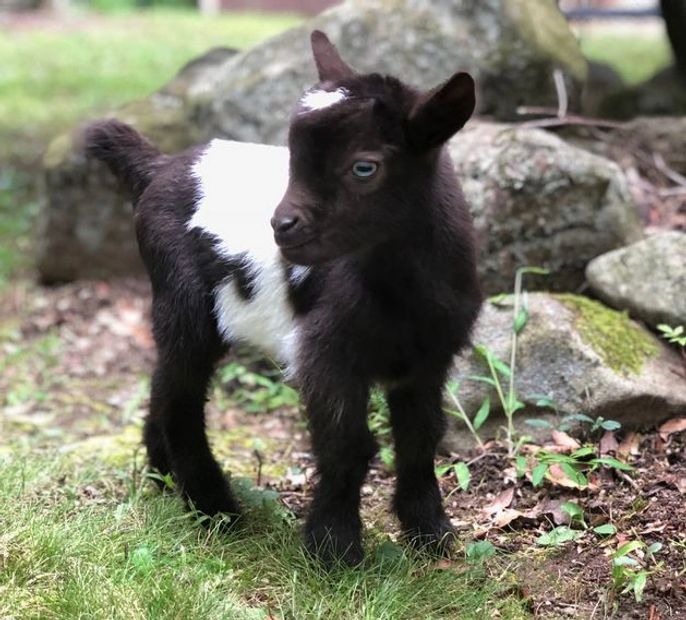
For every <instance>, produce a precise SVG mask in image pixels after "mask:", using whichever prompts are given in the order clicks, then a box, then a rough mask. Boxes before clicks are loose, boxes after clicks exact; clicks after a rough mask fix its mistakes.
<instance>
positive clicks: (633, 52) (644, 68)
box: [580, 32, 671, 84]
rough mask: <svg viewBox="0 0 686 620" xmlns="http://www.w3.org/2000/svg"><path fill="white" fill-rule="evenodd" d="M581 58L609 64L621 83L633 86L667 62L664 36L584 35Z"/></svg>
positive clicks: (668, 59) (668, 53)
mask: <svg viewBox="0 0 686 620" xmlns="http://www.w3.org/2000/svg"><path fill="white" fill-rule="evenodd" d="M580 42H581V49H582V51H583V53H584V55H585V56H586V57H587V58H590V59H591V60H597V61H600V62H606V63H608V64H610V65H612V66H613V67H614V68H615V69H616V70H617V72H618V73H619V74H620V75H621V76H622V78H623V79H624V81H625V82H627V83H629V84H637V83H638V82H642V81H643V80H646V79H648V78H649V77H650V76H651V75H653V74H654V73H655V72H656V71H658V70H660V69H662V68H663V67H665V66H666V65H668V64H669V63H670V62H671V50H670V49H669V43H668V41H667V38H666V37H664V36H656V35H644V36H640V35H638V36H636V35H629V34H608V33H600V32H592V33H591V32H589V33H584V34H582V36H581V39H580Z"/></svg>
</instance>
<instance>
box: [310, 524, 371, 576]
mask: <svg viewBox="0 0 686 620" xmlns="http://www.w3.org/2000/svg"><path fill="white" fill-rule="evenodd" d="M305 547H306V549H307V550H308V552H309V553H310V554H312V555H313V556H314V557H316V558H317V559H318V560H319V561H320V562H321V563H322V564H323V565H324V566H325V567H326V568H327V569H333V568H336V567H338V566H342V565H344V566H359V565H360V564H362V561H363V560H364V551H363V549H362V538H361V536H360V533H359V531H357V530H355V531H351V530H350V529H347V528H334V527H331V526H324V525H311V524H308V525H307V526H306V528H305Z"/></svg>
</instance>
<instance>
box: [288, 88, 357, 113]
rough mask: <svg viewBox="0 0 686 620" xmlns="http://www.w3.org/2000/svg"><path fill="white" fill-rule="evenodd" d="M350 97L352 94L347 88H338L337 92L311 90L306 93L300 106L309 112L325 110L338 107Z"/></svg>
mask: <svg viewBox="0 0 686 620" xmlns="http://www.w3.org/2000/svg"><path fill="white" fill-rule="evenodd" d="M348 97H350V92H348V91H347V90H346V89H345V88H337V89H336V90H331V91H329V90H311V91H309V92H306V93H305V94H304V95H303V96H302V99H301V100H300V105H302V107H303V108H305V109H306V111H308V112H313V111H315V110H323V109H325V108H330V107H331V106H332V105H336V104H337V103H340V102H341V101H344V100H345V99H347V98H348Z"/></svg>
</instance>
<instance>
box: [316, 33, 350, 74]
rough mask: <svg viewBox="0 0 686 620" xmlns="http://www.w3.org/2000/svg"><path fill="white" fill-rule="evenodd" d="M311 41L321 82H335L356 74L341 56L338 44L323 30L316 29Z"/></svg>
mask: <svg viewBox="0 0 686 620" xmlns="http://www.w3.org/2000/svg"><path fill="white" fill-rule="evenodd" d="M310 41H311V42H312V55H313V56H314V62H315V64H316V65H317V72H318V73H319V81H320V82H335V81H337V80H340V79H341V78H345V77H351V76H353V75H355V72H354V71H353V70H352V69H351V68H350V67H349V66H348V65H347V64H346V63H345V62H344V61H343V59H342V58H341V56H340V54H339V53H338V50H337V49H336V46H335V45H334V44H333V43H331V41H329V37H327V36H326V35H325V34H324V33H323V32H322V31H321V30H314V31H313V32H312V35H311V36H310Z"/></svg>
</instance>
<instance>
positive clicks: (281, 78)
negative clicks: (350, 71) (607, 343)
mask: <svg viewBox="0 0 686 620" xmlns="http://www.w3.org/2000/svg"><path fill="white" fill-rule="evenodd" d="M313 28H321V29H323V30H325V31H327V32H328V33H329V35H330V36H331V38H332V40H334V41H335V42H337V43H338V45H339V47H340V49H341V52H342V54H343V56H344V57H345V58H346V59H348V60H349V61H350V62H351V63H352V64H353V65H354V66H356V67H357V68H358V69H360V70H362V71H367V70H369V71H371V70H374V71H378V70H380V71H384V72H389V73H392V74H396V75H398V76H400V77H402V78H403V79H404V80H405V81H407V82H409V83H412V84H415V85H417V86H419V87H424V88H428V87H431V86H434V85H436V84H438V83H439V82H441V81H442V80H444V79H445V78H446V77H448V76H449V75H450V74H451V73H453V72H454V71H456V70H457V69H467V70H470V71H472V72H473V73H474V75H475V76H476V78H477V82H478V83H479V85H480V89H481V92H480V98H479V99H480V102H481V103H480V105H481V110H482V112H486V113H490V114H494V115H496V116H498V117H502V118H509V117H512V116H513V115H514V111H515V108H516V107H517V105H520V104H522V103H526V104H538V105H547V104H552V103H554V102H555V98H556V95H555V90H554V87H553V82H552V80H551V78H550V76H551V74H552V72H553V70H554V69H555V68H560V69H562V71H563V73H564V75H565V78H566V82H567V90H568V93H569V95H570V97H571V98H572V99H574V97H575V95H576V94H577V93H578V90H579V85H580V84H581V83H582V81H583V78H584V74H585V69H586V65H585V60H584V59H583V57H582V55H581V53H580V51H579V48H578V45H577V43H576V40H575V39H574V37H573V35H572V33H571V31H570V29H569V27H568V25H567V23H566V21H565V20H564V18H563V16H562V15H561V13H560V12H559V11H558V9H557V7H556V5H555V2H554V1H553V0H507V1H505V0H480V1H479V2H477V1H476V0H461V1H458V2H455V1H452V0H451V1H448V0H364V1H363V0H348V2H346V3H344V4H342V5H340V6H337V7H334V8H333V9H331V10H329V11H326V12H325V13H323V14H321V15H319V16H318V17H316V18H315V19H313V20H311V21H309V22H307V23H306V24H304V25H302V26H300V27H297V28H294V29H292V30H289V31H287V32H285V33H283V34H282V35H280V36H277V37H275V38H273V39H271V40H269V41H267V42H266V43H264V44H262V45H259V46H257V47H254V48H252V49H250V50H247V51H245V52H243V53H241V54H237V55H235V56H231V55H230V53H222V52H212V53H210V54H209V55H207V56H206V57H205V58H204V59H202V60H201V61H200V62H197V63H192V64H191V65H190V66H189V67H187V68H186V69H185V70H184V71H182V73H181V74H180V75H179V76H178V77H177V78H176V79H175V80H174V81H173V82H172V83H171V84H169V85H167V86H166V87H165V88H164V89H163V90H162V91H160V92H158V93H156V94H154V95H153V96H152V97H150V98H148V99H145V100H143V101H140V102H135V103H132V104H130V105H128V106H126V107H125V108H123V109H122V110H120V111H119V112H118V113H117V116H118V117H119V118H121V119H122V120H124V121H126V122H129V123H131V124H132V125H133V126H135V127H136V128H138V129H139V130H140V131H142V132H143V133H145V134H146V135H147V136H149V137H150V138H151V139H152V140H153V141H154V142H155V143H156V144H158V145H159V146H160V148H161V149H162V150H163V151H165V152H172V151H177V150H180V149H182V148H185V147H186V146H189V145H190V144H193V143H197V142H204V141H206V140H209V139H210V138H212V137H217V136H219V137H227V138H233V139H238V140H246V141H257V142H267V143H283V142H284V141H285V136H286V130H287V124H288V117H289V115H290V112H291V110H292V108H293V105H294V102H295V101H296V100H297V98H298V97H300V95H301V93H302V91H303V89H304V88H306V87H309V86H311V85H312V84H313V83H314V82H315V80H316V77H315V71H314V66H313V62H312V60H311V53H310V50H309V32H310V30H311V29H313ZM45 186H46V191H45V195H46V196H45V201H44V204H45V208H44V210H43V213H42V215H41V218H40V219H41V231H40V233H39V250H38V268H39V272H40V276H41V279H42V280H43V281H45V282H57V281H65V280H72V279H75V278H79V277H108V276H112V275H120V274H129V273H132V272H133V271H135V270H137V269H140V261H139V260H138V257H137V251H136V247H135V239H134V236H133V234H132V224H131V218H130V212H131V211H130V205H129V203H128V201H126V199H124V198H122V197H121V196H119V195H117V194H116V192H115V191H114V190H115V189H116V188H115V186H114V185H113V182H112V180H111V179H110V178H109V177H108V175H107V173H106V172H105V171H104V169H103V168H102V167H100V166H96V165H88V164H87V162H86V161H85V158H84V157H83V154H82V152H81V150H80V146H79V141H78V138H75V137H74V135H65V136H61V137H59V138H57V139H56V140H55V141H54V142H53V144H51V145H50V147H49V149H48V151H47V155H46V157H45ZM620 236H621V234H620ZM610 247H614V246H612V245H610V246H603V247H602V248H601V249H600V251H599V252H598V253H600V252H603V251H605V250H607V249H609V248H610Z"/></svg>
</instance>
